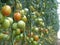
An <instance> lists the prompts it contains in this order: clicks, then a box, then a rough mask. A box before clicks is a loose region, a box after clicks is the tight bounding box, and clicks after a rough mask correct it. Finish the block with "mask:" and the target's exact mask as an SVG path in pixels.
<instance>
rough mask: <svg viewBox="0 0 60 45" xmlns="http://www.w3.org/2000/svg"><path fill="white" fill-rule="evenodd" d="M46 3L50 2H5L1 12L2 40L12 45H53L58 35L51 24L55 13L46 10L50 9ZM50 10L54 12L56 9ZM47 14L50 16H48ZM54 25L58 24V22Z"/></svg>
mask: <svg viewBox="0 0 60 45" xmlns="http://www.w3.org/2000/svg"><path fill="white" fill-rule="evenodd" d="M1 1H3V0H1ZM9 1H10V3H12V2H13V3H12V5H10V4H9ZM6 2H7V3H6ZM1 3H3V2H1ZM5 3H6V4H5ZM45 3H46V4H48V3H50V2H49V1H44V0H41V1H40V0H24V2H23V1H22V0H14V1H13V0H5V1H4V4H3V5H1V6H2V8H1V10H0V40H3V41H5V42H7V43H8V42H9V44H10V45H48V43H49V44H51V45H53V44H52V42H53V41H54V38H55V34H56V32H55V31H54V28H53V26H54V25H53V26H52V23H51V22H53V17H52V16H50V15H51V14H52V12H53V11H52V12H51V13H50V12H49V11H47V9H45V8H48V9H49V8H50V7H48V5H46V4H45ZM23 4H24V6H23ZM45 6H47V7H45ZM49 6H50V4H49ZM54 6H55V5H54ZM54 6H53V7H54ZM50 9H53V10H54V8H50ZM50 9H49V10H50ZM47 12H48V13H50V14H46V13H47ZM53 14H54V13H53ZM49 16H50V17H49ZM53 16H54V15H53ZM50 18H52V20H50ZM54 18H55V17H54ZM47 21H48V22H47ZM48 23H49V25H48ZM53 23H55V24H56V22H53ZM53 35H54V36H53ZM47 42H48V43H47ZM4 45H8V44H4Z"/></svg>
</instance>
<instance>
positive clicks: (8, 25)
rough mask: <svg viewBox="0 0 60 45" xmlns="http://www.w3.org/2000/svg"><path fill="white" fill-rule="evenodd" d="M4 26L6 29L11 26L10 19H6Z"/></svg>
mask: <svg viewBox="0 0 60 45" xmlns="http://www.w3.org/2000/svg"><path fill="white" fill-rule="evenodd" d="M2 26H3V28H6V29H7V28H9V27H10V21H9V20H7V19H5V20H4V22H3V24H2Z"/></svg>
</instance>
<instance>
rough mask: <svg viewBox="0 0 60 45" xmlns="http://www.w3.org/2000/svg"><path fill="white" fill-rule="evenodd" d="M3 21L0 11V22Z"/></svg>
mask: <svg viewBox="0 0 60 45" xmlns="http://www.w3.org/2000/svg"><path fill="white" fill-rule="evenodd" d="M3 21H4V16H3V15H2V14H1V13H0V23H3Z"/></svg>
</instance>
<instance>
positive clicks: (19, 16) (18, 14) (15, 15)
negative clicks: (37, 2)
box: [14, 12, 21, 21]
mask: <svg viewBox="0 0 60 45" xmlns="http://www.w3.org/2000/svg"><path fill="white" fill-rule="evenodd" d="M20 19H21V14H20V13H19V12H16V13H14V20H16V21H19V20H20Z"/></svg>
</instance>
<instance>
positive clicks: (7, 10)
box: [2, 5, 11, 16]
mask: <svg viewBox="0 0 60 45" xmlns="http://www.w3.org/2000/svg"><path fill="white" fill-rule="evenodd" d="M2 14H3V15H4V16H9V15H10V14H11V7H10V6H9V5H4V6H3V7H2Z"/></svg>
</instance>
